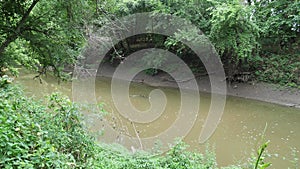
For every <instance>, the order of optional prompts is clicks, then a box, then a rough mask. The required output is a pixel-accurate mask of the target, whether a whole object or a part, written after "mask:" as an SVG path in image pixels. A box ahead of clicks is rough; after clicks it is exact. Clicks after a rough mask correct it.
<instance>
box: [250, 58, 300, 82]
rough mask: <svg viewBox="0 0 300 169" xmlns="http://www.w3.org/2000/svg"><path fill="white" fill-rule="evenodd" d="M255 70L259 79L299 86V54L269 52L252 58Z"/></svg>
mask: <svg viewBox="0 0 300 169" xmlns="http://www.w3.org/2000/svg"><path fill="white" fill-rule="evenodd" d="M254 62H255V65H256V66H257V67H256V69H257V71H256V72H255V73H256V75H257V78H258V79H259V80H261V81H266V82H272V83H277V84H281V85H286V86H290V87H300V56H299V54H294V55H290V54H286V55H276V54H269V55H267V54H266V55H264V56H262V57H258V58H257V59H256V60H254Z"/></svg>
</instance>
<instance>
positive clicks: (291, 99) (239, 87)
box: [97, 64, 300, 108]
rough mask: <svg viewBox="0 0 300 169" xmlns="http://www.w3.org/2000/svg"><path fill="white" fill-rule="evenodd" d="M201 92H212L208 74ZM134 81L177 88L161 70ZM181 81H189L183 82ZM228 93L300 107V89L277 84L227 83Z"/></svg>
mask: <svg viewBox="0 0 300 169" xmlns="http://www.w3.org/2000/svg"><path fill="white" fill-rule="evenodd" d="M114 72H115V67H113V66H111V65H110V64H103V65H102V66H101V70H100V72H99V73H98V74H97V76H103V77H110V78H111V77H112V76H113V73H114ZM196 80H197V83H198V86H199V90H200V92H208V93H209V92H210V81H209V77H208V75H206V76H200V77H197V78H196ZM132 81H133V82H137V83H144V84H146V85H149V86H154V87H173V88H177V87H178V86H177V83H176V81H174V80H173V78H172V77H171V76H170V75H168V74H167V73H164V72H161V73H159V74H157V75H155V76H151V75H147V74H145V73H144V72H141V73H139V74H138V75H137V76H136V77H135V78H134V79H133V80H132ZM181 83H188V81H186V82H181ZM227 95H228V96H235V97H241V98H246V99H254V100H259V101H264V102H269V103H274V104H278V105H283V106H288V107H296V108H300V90H299V89H296V88H285V87H280V86H278V85H275V84H269V83H263V82H255V81H253V82H249V83H232V84H227Z"/></svg>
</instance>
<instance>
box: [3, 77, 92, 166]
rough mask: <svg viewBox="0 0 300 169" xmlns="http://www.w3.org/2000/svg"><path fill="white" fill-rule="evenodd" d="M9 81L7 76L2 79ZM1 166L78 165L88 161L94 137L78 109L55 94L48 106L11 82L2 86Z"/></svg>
mask: <svg viewBox="0 0 300 169" xmlns="http://www.w3.org/2000/svg"><path fill="white" fill-rule="evenodd" d="M0 81H1V84H6V83H5V82H6V81H7V78H6V77H3V78H1V79H0ZM0 95H1V98H0V121H1V125H0V130H1V132H0V133H1V134H0V143H1V145H0V161H1V162H0V168H10V167H13V168H16V167H20V168H74V167H77V168H78V167H84V166H87V165H88V162H89V161H88V160H89V159H90V158H91V157H93V156H94V153H95V151H94V145H95V143H94V140H93V139H92V138H91V137H90V136H89V135H88V134H87V132H86V131H85V129H84V127H83V124H82V121H81V120H82V119H81V116H80V114H79V111H78V109H77V108H76V106H75V105H74V104H72V103H71V102H70V101H69V100H68V99H66V98H63V97H59V96H58V95H57V94H53V95H51V96H50V98H49V100H48V101H49V105H48V106H44V105H42V104H41V103H38V102H35V101H34V100H32V99H29V98H27V97H25V96H23V94H22V92H21V91H20V90H19V89H18V88H16V87H14V86H11V85H8V84H7V85H5V86H4V85H2V87H1V88H0Z"/></svg>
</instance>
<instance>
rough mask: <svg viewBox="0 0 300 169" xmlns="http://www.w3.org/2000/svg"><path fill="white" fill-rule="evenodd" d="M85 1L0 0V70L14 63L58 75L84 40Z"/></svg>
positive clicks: (14, 64)
mask: <svg viewBox="0 0 300 169" xmlns="http://www.w3.org/2000/svg"><path fill="white" fill-rule="evenodd" d="M87 9H88V6H87V3H85V2H84V1H77V0H76V1H73V0H72V1H68V2H63V1H45V0H33V1H13V0H8V1H0V16H1V17H0V23H1V24H0V25H1V26H0V69H1V70H2V71H3V69H6V68H8V69H9V70H11V71H12V72H13V73H14V74H16V73H17V71H16V69H14V68H15V67H16V66H20V65H22V66H25V67H26V68H31V69H33V70H38V69H39V71H40V73H44V72H45V71H46V70H48V68H51V70H53V72H54V74H55V75H56V76H58V77H61V76H62V70H63V68H64V66H65V65H67V64H73V63H74V62H75V60H76V57H77V55H78V52H79V49H80V48H81V47H82V45H83V43H84V39H83V34H82V33H81V32H82V31H81V29H82V28H81V26H80V25H82V24H83V19H84V14H85V12H84V10H87Z"/></svg>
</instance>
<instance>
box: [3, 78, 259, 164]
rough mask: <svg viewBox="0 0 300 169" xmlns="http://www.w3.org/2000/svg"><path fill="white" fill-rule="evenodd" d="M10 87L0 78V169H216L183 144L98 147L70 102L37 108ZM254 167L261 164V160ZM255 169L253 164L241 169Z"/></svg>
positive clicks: (52, 100) (54, 100)
mask: <svg viewBox="0 0 300 169" xmlns="http://www.w3.org/2000/svg"><path fill="white" fill-rule="evenodd" d="M10 83H11V79H10V78H8V77H7V76H4V77H0V168H113V169H118V168H129V169H134V168H143V169H144V168H146V169H157V168H171V169H192V168H197V169H202V168H203V169H208V168H217V163H216V158H215V155H214V154H213V153H211V152H207V153H206V154H205V155H203V154H200V153H194V152H189V151H187V150H186V147H187V146H186V145H185V144H184V143H182V142H178V144H176V146H174V147H173V148H171V150H170V151H168V152H167V153H166V154H164V155H153V154H151V153H149V152H137V153H134V154H132V153H131V152H129V151H127V149H125V148H123V147H122V146H121V145H107V144H98V143H96V140H95V139H94V138H93V137H92V136H91V135H90V134H89V133H88V132H87V130H86V128H85V127H84V124H83V120H82V116H81V113H80V111H79V110H80V109H79V107H78V106H76V105H75V104H74V103H72V102H71V101H70V100H69V99H67V98H66V97H63V96H60V95H59V94H52V95H50V96H49V97H48V99H47V100H45V102H41V101H39V102H38V101H35V100H34V99H32V98H29V97H26V96H25V95H24V94H23V93H22V90H21V89H20V88H19V87H17V86H15V85H13V84H10ZM256 162H257V164H259V165H261V164H264V162H263V160H262V158H260V159H258V160H256ZM254 164H255V159H254V161H252V165H251V164H246V165H243V166H246V167H243V168H253V167H254ZM259 165H258V166H259ZM226 168H227V169H230V168H231V169H232V168H241V167H238V166H230V167H226Z"/></svg>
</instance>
